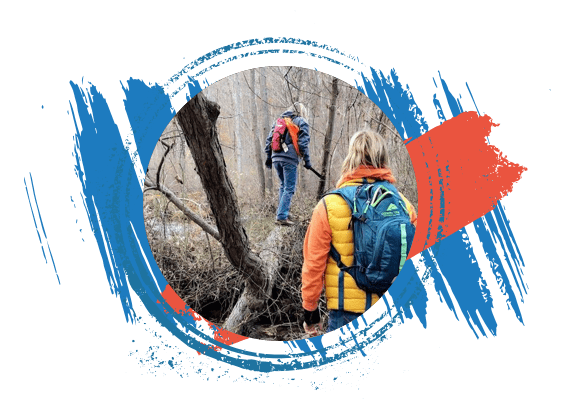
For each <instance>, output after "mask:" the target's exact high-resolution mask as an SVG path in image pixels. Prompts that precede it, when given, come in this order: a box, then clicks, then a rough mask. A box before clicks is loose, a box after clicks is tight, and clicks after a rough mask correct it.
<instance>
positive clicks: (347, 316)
mask: <svg viewBox="0 0 575 420" xmlns="http://www.w3.org/2000/svg"><path fill="white" fill-rule="evenodd" d="M361 315H363V314H358V313H355V312H348V311H329V314H328V317H327V331H326V332H330V331H334V330H337V329H338V328H341V327H343V326H344V325H345V324H347V323H348V322H351V321H353V320H354V319H356V318H357V317H359V316H361Z"/></svg>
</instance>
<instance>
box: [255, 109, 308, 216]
mask: <svg viewBox="0 0 575 420" xmlns="http://www.w3.org/2000/svg"><path fill="white" fill-rule="evenodd" d="M280 118H281V119H285V118H288V119H290V120H291V123H293V126H292V128H295V131H297V135H296V137H297V139H296V140H295V141H294V139H292V133H294V132H295V131H292V130H285V131H286V133H285V141H284V143H283V145H282V146H283V147H281V148H280V150H273V148H272V139H273V136H274V131H275V130H276V126H277V125H278V122H281V123H282V124H283V123H285V121H279V119H278V120H277V121H276V123H275V124H274V126H273V127H272V130H271V131H270V133H269V135H268V137H267V139H266V147H265V153H266V156H267V159H266V167H267V168H268V169H271V168H272V165H273V166H274V168H275V170H276V173H277V175H278V178H279V180H280V188H279V203H278V209H277V213H276V223H277V224H279V225H285V226H291V225H293V224H294V223H293V221H292V220H290V218H289V217H288V216H289V209H290V206H291V199H292V196H293V194H294V193H295V187H296V181H297V166H298V164H299V162H300V160H302V159H303V161H304V167H305V168H306V169H310V168H311V160H310V157H309V150H308V145H309V125H308V123H307V121H306V119H307V110H306V108H305V106H303V104H301V103H299V102H298V103H295V104H294V105H293V106H292V107H290V108H289V109H288V110H287V111H285V112H284V113H283V114H282V115H281V116H280ZM288 124H289V122H288ZM296 127H297V128H296Z"/></svg>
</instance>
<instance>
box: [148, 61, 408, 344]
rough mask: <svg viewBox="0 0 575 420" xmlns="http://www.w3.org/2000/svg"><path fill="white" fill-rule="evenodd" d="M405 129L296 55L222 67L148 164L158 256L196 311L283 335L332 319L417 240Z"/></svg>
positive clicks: (364, 295)
mask: <svg viewBox="0 0 575 420" xmlns="http://www.w3.org/2000/svg"><path fill="white" fill-rule="evenodd" d="M417 204H418V203H417V184H416V179H415V174H414V171H413V166H412V163H411V160H410V157H409V153H408V152H407V150H406V147H405V145H404V140H403V138H402V136H401V135H400V134H399V133H398V132H397V130H396V128H395V127H394V126H393V124H392V123H391V122H390V120H389V118H388V117H387V116H386V115H385V113H383V112H382V111H381V109H380V108H379V107H377V106H376V105H375V104H374V103H373V102H372V101H371V100H370V99H369V98H368V97H367V96H365V95H364V94H362V93H361V92H360V91H358V90H357V89H356V88H355V87H353V86H351V85H349V84H347V83H345V82H343V81H341V80H339V79H337V78H335V77H333V76H330V75H328V74H325V73H321V72H318V71H314V70H309V69H305V68H299V67H289V66H287V67H261V68H255V69H251V70H247V71H244V72H240V73H236V74H234V75H232V76H229V77H227V78H225V79H222V80H220V81H218V82H216V83H214V84H212V85H210V86H209V87H207V88H206V89H204V90H203V91H202V92H200V93H199V94H197V95H196V96H195V97H193V98H192V99H191V100H190V101H189V102H188V103H187V104H186V105H185V106H184V107H182V108H181V109H180V111H179V112H178V113H177V115H176V116H175V117H174V118H173V119H172V121H170V123H169V124H168V125H167V127H166V128H165V130H164V132H163V133H162V135H161V137H160V138H159V140H158V143H157V145H156V148H155V150H154V153H153V155H152V158H151V160H150V164H149V166H148V170H147V174H146V180H145V190H144V200H143V209H144V221H145V226H146V233H147V237H148V241H149V244H150V247H151V249H152V252H153V255H154V258H155V260H156V263H157V265H158V267H159V268H160V270H161V271H162V273H163V275H164V277H165V278H166V280H167V281H168V283H169V284H170V286H171V288H172V289H173V290H174V291H175V292H176V293H177V294H178V295H179V296H180V297H181V298H182V300H183V301H184V302H185V303H186V304H187V305H188V306H189V307H191V308H192V309H193V310H194V311H195V312H197V313H198V314H199V315H201V316H202V317H203V318H205V319H206V320H208V321H209V322H211V323H213V324H215V325H217V326H219V327H222V328H224V329H226V330H228V331H231V332H233V333H236V334H240V335H243V336H246V337H250V338H256V339H261V340H278V341H291V340H298V339H302V338H309V337H313V336H317V335H321V334H324V333H326V332H329V331H333V330H336V329H338V328H341V327H342V326H344V325H345V324H347V323H348V322H351V321H353V320H355V319H356V318H357V317H358V316H360V315H362V314H363V313H364V312H365V311H367V310H368V309H369V308H370V307H371V306H372V305H373V304H374V303H375V302H377V301H378V300H379V299H380V298H381V296H383V295H384V294H385V292H386V291H387V289H388V288H389V287H390V286H391V284H392V283H393V281H394V280H395V278H396V277H397V275H398V273H399V271H400V270H401V268H402V266H403V264H404V262H405V261H406V258H407V255H408V254H409V249H410V247H411V243H412V241H413V236H414V233H415V228H416V225H417Z"/></svg>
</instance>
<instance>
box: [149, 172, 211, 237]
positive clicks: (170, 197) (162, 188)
mask: <svg viewBox="0 0 575 420" xmlns="http://www.w3.org/2000/svg"><path fill="white" fill-rule="evenodd" d="M144 185H145V186H146V187H148V188H146V190H145V191H147V190H151V189H154V190H158V191H160V192H161V193H162V194H164V195H165V196H166V198H167V199H168V200H170V201H171V202H172V203H173V204H174V205H175V206H176V207H177V208H179V209H180V210H181V211H182V212H183V213H184V214H185V215H186V217H187V218H188V219H190V220H191V221H192V222H194V223H195V224H197V225H198V226H199V227H201V228H202V229H203V230H204V232H206V233H209V234H210V235H212V237H213V238H214V239H216V240H217V241H219V242H221V237H220V233H219V232H218V230H217V229H216V228H215V227H213V226H211V225H209V224H208V223H207V222H206V221H205V220H204V219H202V218H201V217H200V216H199V215H198V214H196V213H194V212H193V211H191V210H190V209H189V207H188V206H186V205H185V204H184V203H183V202H182V200H180V199H179V198H178V197H177V196H176V194H174V193H173V192H172V191H171V190H170V189H169V188H168V187H166V186H165V185H163V184H156V185H154V184H153V183H152V181H150V180H148V179H146V180H145V181H144Z"/></svg>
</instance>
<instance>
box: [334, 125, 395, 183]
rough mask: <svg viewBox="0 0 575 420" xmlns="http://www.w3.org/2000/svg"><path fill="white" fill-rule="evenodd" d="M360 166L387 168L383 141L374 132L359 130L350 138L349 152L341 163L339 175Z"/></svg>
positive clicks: (387, 159)
mask: <svg viewBox="0 0 575 420" xmlns="http://www.w3.org/2000/svg"><path fill="white" fill-rule="evenodd" d="M361 165H364V166H372V167H374V168H387V167H389V156H388V154H387V150H386V148H385V141H384V140H383V137H381V135H380V134H378V133H376V132H375V131H371V130H360V131H358V132H356V133H355V134H354V135H353V136H352V137H351V140H350V141H349V151H348V153H347V156H346V157H345V160H344V161H343V165H342V168H341V174H342V175H344V174H346V173H348V172H352V171H355V170H356V169H357V168H359V167H360V166H361Z"/></svg>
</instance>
